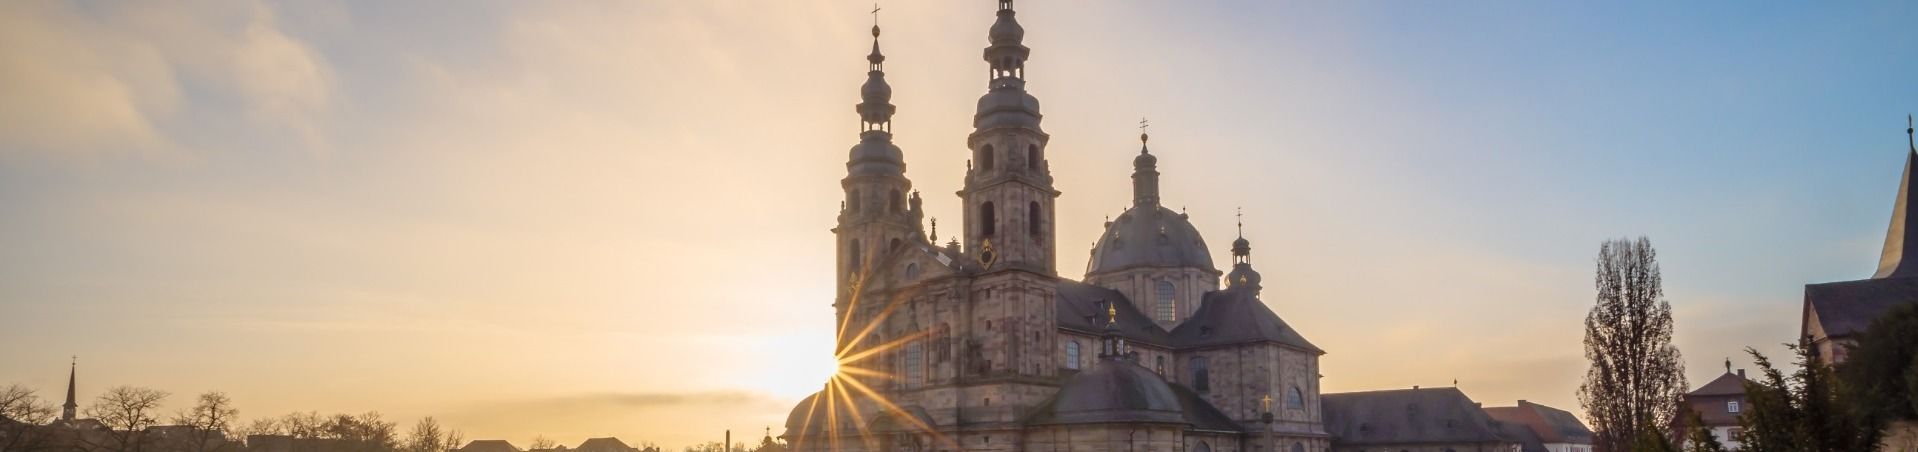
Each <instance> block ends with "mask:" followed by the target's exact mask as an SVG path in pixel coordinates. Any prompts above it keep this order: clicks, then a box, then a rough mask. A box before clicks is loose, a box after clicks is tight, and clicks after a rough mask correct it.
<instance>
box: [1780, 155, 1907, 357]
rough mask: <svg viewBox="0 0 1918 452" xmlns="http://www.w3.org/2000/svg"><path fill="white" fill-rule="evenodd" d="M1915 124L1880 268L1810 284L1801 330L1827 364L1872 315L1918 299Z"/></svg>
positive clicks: (1881, 313) (1839, 354) (1861, 330)
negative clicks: (1868, 273)
mask: <svg viewBox="0 0 1918 452" xmlns="http://www.w3.org/2000/svg"><path fill="white" fill-rule="evenodd" d="M1911 134H1912V129H1911V128H1909V127H1907V128H1906V129H1905V135H1906V146H1907V147H1908V148H1909V151H1907V152H1906V154H1905V172H1904V176H1903V178H1902V179H1901V180H1899V182H1898V200H1897V201H1896V202H1895V203H1893V204H1892V208H1891V226H1890V227H1888V228H1886V230H1885V248H1884V252H1883V253H1881V254H1879V257H1878V272H1877V273H1875V274H1873V275H1872V276H1871V278H1870V279H1861V280H1857V281H1844V282H1833V283H1824V284H1806V285H1805V309H1804V312H1803V314H1802V317H1801V320H1802V321H1801V325H1802V327H1801V328H1800V335H1801V337H1803V338H1804V340H1805V341H1806V343H1807V344H1809V345H1810V346H1811V347H1812V350H1813V351H1814V352H1815V353H1817V354H1818V359H1819V360H1821V361H1824V362H1825V363H1826V364H1833V363H1838V362H1842V361H1844V360H1845V345H1846V344H1849V343H1851V342H1852V340H1853V338H1852V336H1854V335H1856V334H1858V333H1860V332H1863V331H1864V330H1865V328H1867V327H1870V326H1871V321H1872V320H1874V319H1877V318H1878V317H1879V316H1881V315H1883V314H1884V313H1885V312H1886V311H1889V310H1891V307H1892V306H1897V305H1900V304H1905V303H1913V302H1918V262H1915V261H1910V260H1906V259H1905V257H1907V256H1910V257H1913V258H1914V259H1918V237H1914V236H1913V233H1914V232H1918V230H1913V229H1911V227H1913V226H1918V224H1914V223H1915V222H1918V218H1913V216H1914V215H1918V210H1914V209H1913V208H1912V206H1911V202H1912V201H1913V198H1914V197H1918V193H1914V191H1918V185H1912V180H1911V176H1912V170H1913V168H1914V167H1915V165H1918V146H1914V145H1913V144H1912V143H1911V140H1912V138H1911Z"/></svg>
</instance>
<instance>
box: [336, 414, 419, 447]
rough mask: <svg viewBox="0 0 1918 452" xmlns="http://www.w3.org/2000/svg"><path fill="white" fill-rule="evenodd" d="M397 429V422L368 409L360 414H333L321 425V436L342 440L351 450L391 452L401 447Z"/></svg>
mask: <svg viewBox="0 0 1918 452" xmlns="http://www.w3.org/2000/svg"><path fill="white" fill-rule="evenodd" d="M395 430H396V426H395V424H394V423H392V422H388V421H386V420H384V419H382V418H381V417H380V413H379V412H377V411H368V412H366V413H365V414H361V415H359V416H352V415H346V414H336V415H333V417H332V418H328V419H327V420H326V423H325V424H322V425H320V437H322V438H330V439H337V440H340V442H341V443H342V445H343V447H344V448H345V450H347V451H351V452H391V451H395V450H399V448H400V439H399V435H398V434H397V433H395Z"/></svg>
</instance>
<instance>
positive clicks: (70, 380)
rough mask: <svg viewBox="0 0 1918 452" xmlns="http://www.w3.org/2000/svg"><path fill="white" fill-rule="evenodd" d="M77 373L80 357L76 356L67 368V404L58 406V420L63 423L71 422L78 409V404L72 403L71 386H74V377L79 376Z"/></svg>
mask: <svg viewBox="0 0 1918 452" xmlns="http://www.w3.org/2000/svg"><path fill="white" fill-rule="evenodd" d="M79 373H80V357H77V356H76V357H74V358H73V362H72V363H71V364H69V365H68V367H67V403H66V404H64V405H60V420H63V421H71V420H73V418H74V415H75V414H76V413H75V411H77V410H79V409H80V404H79V403H76V402H74V397H73V386H74V382H75V380H76V377H77V376H78V375H79Z"/></svg>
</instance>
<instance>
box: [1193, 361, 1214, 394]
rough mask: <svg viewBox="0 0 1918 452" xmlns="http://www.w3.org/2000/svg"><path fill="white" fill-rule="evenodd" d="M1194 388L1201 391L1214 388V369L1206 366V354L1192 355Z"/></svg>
mask: <svg viewBox="0 0 1918 452" xmlns="http://www.w3.org/2000/svg"><path fill="white" fill-rule="evenodd" d="M1192 390H1194V391H1199V392H1206V391H1210V390H1212V371H1211V369H1207V368H1206V362H1205V357H1204V356H1194V357H1192Z"/></svg>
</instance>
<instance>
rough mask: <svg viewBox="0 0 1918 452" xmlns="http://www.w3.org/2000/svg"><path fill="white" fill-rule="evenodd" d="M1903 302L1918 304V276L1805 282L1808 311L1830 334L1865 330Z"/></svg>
mask: <svg viewBox="0 0 1918 452" xmlns="http://www.w3.org/2000/svg"><path fill="white" fill-rule="evenodd" d="M1904 303H1918V278H1886V279H1863V280H1858V281H1844V282H1834V283H1824V284H1806V285H1805V310H1806V311H1807V312H1806V313H1807V314H1810V313H1816V314H1817V315H1818V322H1819V324H1820V325H1821V326H1823V327H1824V329H1825V335H1826V336H1828V337H1834V338H1843V337H1846V336H1850V335H1853V334H1857V333H1860V332H1863V331H1865V328H1867V327H1870V326H1871V321H1872V320H1875V319H1877V318H1878V317H1879V316H1881V315H1884V313H1885V312H1886V311H1890V310H1891V308H1892V307H1893V306H1897V305H1900V304H1904ZM1805 326H1806V327H1809V326H1810V325H1805ZM1802 333H1810V331H1803V332H1802Z"/></svg>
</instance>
